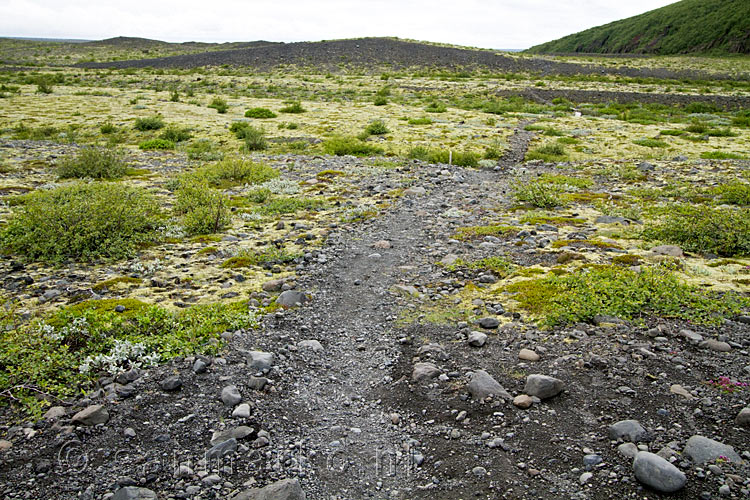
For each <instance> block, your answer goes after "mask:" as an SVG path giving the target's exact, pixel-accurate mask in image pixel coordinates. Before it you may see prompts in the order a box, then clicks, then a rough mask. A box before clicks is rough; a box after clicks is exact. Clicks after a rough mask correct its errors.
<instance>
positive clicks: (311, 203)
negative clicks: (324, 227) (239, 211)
mask: <svg viewBox="0 0 750 500" xmlns="http://www.w3.org/2000/svg"><path fill="white" fill-rule="evenodd" d="M325 207H326V202H325V201H324V200H319V199H316V198H292V197H278V198H273V199H272V200H270V201H267V202H265V203H264V204H263V205H262V206H260V207H256V208H255V209H254V210H253V211H254V212H255V213H258V214H261V215H281V214H293V213H296V212H299V211H301V210H314V211H318V210H323V209H324V208H325Z"/></svg>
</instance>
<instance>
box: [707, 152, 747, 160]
mask: <svg viewBox="0 0 750 500" xmlns="http://www.w3.org/2000/svg"><path fill="white" fill-rule="evenodd" d="M701 158H703V159H704V160H747V157H746V156H742V155H740V154H737V153H725V152H724V151H704V152H703V153H701Z"/></svg>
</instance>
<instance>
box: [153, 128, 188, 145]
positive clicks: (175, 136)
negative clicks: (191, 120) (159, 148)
mask: <svg viewBox="0 0 750 500" xmlns="http://www.w3.org/2000/svg"><path fill="white" fill-rule="evenodd" d="M192 136H193V134H192V133H191V132H190V129H189V128H187V127H184V128H180V127H176V126H174V125H170V126H169V127H167V128H165V129H164V131H163V132H162V133H161V135H159V138H160V139H164V140H165V141H169V142H173V143H175V144H176V143H178V142H184V141H189V140H190V138H191V137H192Z"/></svg>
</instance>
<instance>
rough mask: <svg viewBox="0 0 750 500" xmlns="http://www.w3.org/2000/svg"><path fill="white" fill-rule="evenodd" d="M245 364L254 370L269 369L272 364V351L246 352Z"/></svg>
mask: <svg viewBox="0 0 750 500" xmlns="http://www.w3.org/2000/svg"><path fill="white" fill-rule="evenodd" d="M247 364H248V366H249V367H250V368H251V369H252V370H254V371H256V372H262V371H264V370H270V369H271V366H273V353H270V352H263V351H250V352H248V353H247Z"/></svg>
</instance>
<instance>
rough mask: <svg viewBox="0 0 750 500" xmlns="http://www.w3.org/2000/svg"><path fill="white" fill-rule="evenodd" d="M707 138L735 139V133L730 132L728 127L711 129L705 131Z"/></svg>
mask: <svg viewBox="0 0 750 500" xmlns="http://www.w3.org/2000/svg"><path fill="white" fill-rule="evenodd" d="M706 135H707V136H709V137H737V132H734V131H732V129H731V128H729V127H724V128H712V129H709V130H707V131H706Z"/></svg>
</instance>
